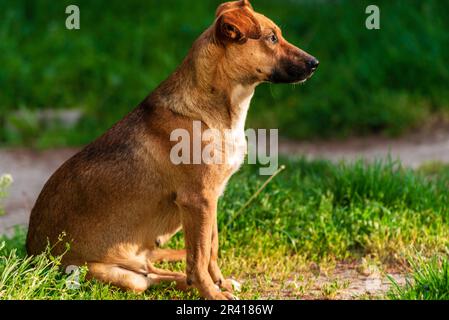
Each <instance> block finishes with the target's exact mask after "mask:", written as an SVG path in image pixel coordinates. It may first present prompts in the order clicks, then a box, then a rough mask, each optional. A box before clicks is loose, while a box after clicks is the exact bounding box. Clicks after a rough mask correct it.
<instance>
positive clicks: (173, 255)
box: [150, 249, 186, 262]
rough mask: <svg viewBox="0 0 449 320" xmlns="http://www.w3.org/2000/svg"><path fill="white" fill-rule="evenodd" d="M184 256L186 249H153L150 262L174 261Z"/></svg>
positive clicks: (182, 258)
mask: <svg viewBox="0 0 449 320" xmlns="http://www.w3.org/2000/svg"><path fill="white" fill-rule="evenodd" d="M185 258H186V251H185V250H184V249H182V250H174V249H155V250H153V251H152V252H151V257H150V260H151V261H152V262H159V261H166V262H175V261H181V260H184V259H185Z"/></svg>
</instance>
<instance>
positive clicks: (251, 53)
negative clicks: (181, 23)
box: [27, 1, 318, 299]
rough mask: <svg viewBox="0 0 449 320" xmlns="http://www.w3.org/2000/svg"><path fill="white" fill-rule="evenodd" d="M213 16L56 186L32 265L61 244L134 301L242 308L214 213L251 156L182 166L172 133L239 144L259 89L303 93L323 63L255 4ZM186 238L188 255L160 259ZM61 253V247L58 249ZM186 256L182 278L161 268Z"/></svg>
mask: <svg viewBox="0 0 449 320" xmlns="http://www.w3.org/2000/svg"><path fill="white" fill-rule="evenodd" d="M216 14H217V17H216V20H215V22H214V24H213V25H212V26H211V27H210V28H209V29H207V30H206V31H205V32H204V33H203V34H202V35H201V36H200V37H199V38H198V39H197V40H196V41H195V43H194V44H193V46H192V48H191V50H190V52H189V54H188V55H187V57H186V58H185V60H184V61H183V63H182V64H181V65H180V66H179V67H178V69H177V70H176V71H175V72H174V73H173V74H172V75H171V76H170V77H169V78H168V79H167V80H165V81H164V82H163V83H162V84H161V85H160V86H159V87H158V88H157V89H156V90H155V91H154V92H153V93H151V94H150V95H149V96H148V97H147V98H146V99H145V100H144V101H143V102H142V103H140V105H139V106H138V107H137V108H136V109H135V110H133V111H132V112H131V113H129V114H128V115H127V116H126V117H125V118H124V119H122V120H121V121H120V122H118V123H117V124H115V125H114V126H113V127H112V128H111V129H110V130H108V131H107V132H106V133H105V134H104V135H103V136H101V137H100V138H98V139H97V140H96V141H94V142H93V143H91V144H89V145H88V146H86V147H85V148H84V149H83V150H82V151H81V152H79V153H78V154H76V155H75V156H74V157H72V158H71V159H69V160H68V161H67V162H66V163H65V164H63V165H62V166H61V167H60V168H59V169H58V170H57V171H56V172H55V173H54V174H53V176H52V177H51V178H50V179H49V181H48V182H47V183H46V185H45V187H44V188H43V190H42V192H41V194H40V196H39V198H38V200H37V202H36V204H35V206H34V208H33V210H32V213H31V218H30V224H29V232H28V237H27V250H28V253H29V254H39V253H41V252H42V251H43V250H44V249H45V247H46V246H47V243H48V242H49V243H50V244H52V245H55V244H57V243H58V236H59V235H60V234H61V233H62V232H65V233H66V238H65V239H66V240H68V241H69V242H70V244H71V247H70V250H69V251H68V252H67V253H66V254H65V255H64V257H63V263H64V265H65V266H67V265H84V264H87V266H88V268H89V277H92V278H96V279H99V280H101V281H104V282H106V283H112V284H114V285H116V286H118V287H121V288H123V289H128V290H134V291H138V292H141V291H144V290H146V289H147V288H148V286H149V285H151V284H154V283H159V282H160V281H176V282H177V283H178V285H179V286H180V287H183V288H185V287H187V286H188V285H193V286H194V287H196V288H197V289H198V290H199V292H200V294H201V295H202V296H203V297H205V298H208V299H232V298H234V296H233V295H232V294H231V292H232V286H231V282H230V281H229V280H226V279H224V277H223V275H222V273H221V271H220V268H219V266H218V263H217V258H218V228H217V201H218V199H219V197H220V195H221V194H222V192H223V190H224V188H225V185H226V183H227V181H228V179H229V178H230V176H231V175H232V174H233V173H234V172H235V171H236V170H238V168H239V166H240V164H241V162H242V161H243V158H244V152H241V154H238V155H237V156H238V158H239V159H240V161H239V162H238V163H237V164H233V165H229V164H227V163H226V161H225V163H224V164H212V165H211V164H209V165H206V164H200V165H198V164H191V165H188V164H181V165H174V164H173V163H172V162H171V161H170V150H171V148H172V147H173V146H174V144H175V143H176V142H172V141H170V133H171V132H172V131H173V130H175V129H178V128H184V129H186V130H188V131H189V132H190V134H191V135H193V130H192V121H193V120H198V121H201V122H202V124H203V126H202V127H203V130H205V129H207V128H215V129H218V130H220V131H223V130H225V129H228V128H231V129H233V130H237V131H238V132H239V134H243V128H242V127H241V124H242V123H244V119H245V117H246V112H247V107H248V104H249V99H250V98H251V97H252V95H253V93H254V89H255V87H256V86H257V85H258V84H259V83H262V82H265V81H272V82H285V83H292V82H299V81H305V80H306V79H307V78H309V77H310V76H311V74H312V73H313V71H315V69H316V67H317V66H318V62H317V61H316V59H314V58H313V57H311V56H310V55H308V54H307V53H305V52H303V51H301V50H300V49H298V48H296V47H294V46H293V45H291V44H289V43H288V42H287V41H285V39H283V38H282V35H281V32H280V29H279V28H278V27H277V26H276V25H275V24H274V23H273V22H272V21H271V20H269V19H268V18H266V17H264V16H263V15H261V14H258V13H256V12H254V10H253V9H252V7H251V5H250V4H249V2H248V1H234V2H228V3H225V4H223V5H221V6H220V7H219V8H218V9H217V13H216ZM273 34H274V35H275V38H276V39H274V38H273ZM274 40H277V41H274ZM311 65H315V67H311ZM245 101H247V102H248V103H245ZM239 124H240V126H239ZM240 138H242V137H241V136H240ZM243 140H244V138H243ZM245 142H246V141H245ZM214 152H218V153H220V152H223V151H222V150H221V149H216V150H214ZM228 156H229V155H226V154H225V155H224V157H225V158H226V157H228ZM181 228H182V229H183V230H184V234H185V244H186V252H187V253H186V252H185V251H175V250H166V249H159V248H158V247H159V246H160V245H162V244H163V243H165V242H166V241H168V240H169V239H170V237H171V236H172V235H174V234H175V233H176V232H178V231H179V230H180V229H181ZM63 251H64V246H63V245H61V244H60V243H59V244H57V245H56V246H55V247H54V253H56V254H60V253H62V252H63ZM185 256H186V258H187V272H186V275H184V274H181V273H176V272H171V271H167V270H161V269H158V268H155V267H154V265H153V263H154V262H155V261H160V260H168V261H172V260H177V259H181V258H182V257H185ZM215 284H218V285H219V286H220V287H221V289H223V290H217V287H216V285H215Z"/></svg>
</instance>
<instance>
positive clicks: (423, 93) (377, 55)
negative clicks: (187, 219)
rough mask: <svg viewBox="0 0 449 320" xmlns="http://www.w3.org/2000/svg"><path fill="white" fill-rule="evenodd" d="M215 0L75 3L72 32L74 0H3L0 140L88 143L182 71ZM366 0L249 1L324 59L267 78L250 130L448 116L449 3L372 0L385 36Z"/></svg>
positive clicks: (362, 125) (413, 123)
mask: <svg viewBox="0 0 449 320" xmlns="http://www.w3.org/2000/svg"><path fill="white" fill-rule="evenodd" d="M219 2H220V1H207V2H204V1H187V0H176V1H175V0H168V1H156V0H148V1H140V0H131V1H127V2H126V5H125V4H124V3H123V2H122V1H119V0H113V1H111V0H107V1H106V0H98V1H88V0H78V1H76V3H77V4H78V5H79V7H80V10H81V30H79V31H68V30H66V29H65V18H66V15H65V7H66V6H67V5H69V4H73V1H69V0H63V1H57V2H56V3H55V1H51V0H40V1H30V0H17V1H2V2H1V3H0V51H1V52H2V54H1V55H0V65H1V66H2V67H1V68H0V88H1V90H0V143H1V144H8V145H23V144H27V145H34V146H37V147H49V146H65V145H83V144H86V143H87V142H90V141H91V140H92V139H93V138H94V137H96V136H98V135H99V134H101V133H102V132H104V130H105V129H106V128H108V127H110V126H111V125H112V124H113V123H114V122H115V121H117V120H118V119H120V118H121V117H122V116H123V115H124V114H126V113H127V112H128V111H129V110H131V109H132V108H133V107H134V106H136V105H137V104H138V103H139V102H140V101H141V100H142V99H143V98H144V97H145V96H146V95H147V94H148V93H149V92H150V91H151V90H152V89H154V88H155V87H156V86H157V85H158V84H159V83H160V82H161V81H162V80H163V79H164V78H166V77H167V76H168V75H169V74H170V73H171V72H172V71H173V70H174V69H175V67H176V66H177V65H178V64H179V63H180V61H181V60H182V59H183V57H184V56H185V55H186V53H187V51H188V49H189V47H190V45H191V43H192V42H193V41H194V39H196V37H197V36H198V35H199V34H200V33H201V32H202V31H203V30H204V29H205V28H206V27H208V26H209V25H210V24H211V23H212V21H213V19H214V16H213V14H214V11H215V8H216V6H217V5H218V3H219ZM369 4H372V2H370V1H367V0H366V1H351V0H342V1H311V0H306V1H287V0H285V1H280V2H279V1H270V0H254V6H255V8H256V9H257V10H258V11H260V12H262V13H265V14H266V15H267V16H269V17H271V18H273V19H274V20H275V21H276V22H277V23H278V24H279V25H280V26H281V27H282V29H283V30H284V34H285V36H286V38H287V39H289V40H291V42H293V43H295V44H298V45H299V46H300V47H302V48H303V49H305V50H306V51H309V52H310V53H312V54H313V55H315V56H317V57H318V58H319V60H320V61H321V65H320V68H319V70H318V72H317V73H316V75H315V76H314V77H313V79H311V81H309V82H308V83H307V84H306V85H305V86H302V87H297V88H294V87H291V86H288V85H262V86H261V88H260V89H259V90H258V92H257V94H256V95H255V98H254V100H253V106H252V110H251V111H250V115H249V126H251V127H265V128H270V127H275V128H279V129H280V132H281V134H282V135H286V136H289V137H293V138H311V137H345V136H348V135H354V134H356V135H359V134H372V133H383V134H390V135H396V134H400V133H402V132H404V131H406V130H408V129H410V128H414V127H418V126H420V125H421V124H422V123H423V122H425V121H426V119H427V116H428V115H431V114H434V113H435V112H437V113H443V114H444V113H447V110H448V108H449V94H448V91H447V87H446V84H447V83H448V82H449V71H448V68H447V67H446V62H447V61H448V60H449V51H448V50H446V48H447V47H449V35H448V33H447V32H446V30H448V29H449V3H448V2H447V1H440V0H428V1H420V0H396V1H388V0H379V1H376V4H377V5H379V7H380V8H381V30H379V31H369V30H367V29H366V28H365V19H366V17H367V15H366V14H365V8H366V6H367V5H369ZM174 8H176V10H174ZM49 107H50V108H80V109H82V110H83V111H84V113H85V116H84V119H83V120H82V121H81V122H80V123H79V125H78V126H77V127H76V128H75V129H65V128H63V127H62V126H61V125H60V124H58V123H49V124H42V123H40V122H39V121H38V119H37V116H36V114H35V111H36V110H41V109H44V108H49ZM17 110H22V112H24V114H25V116H23V115H21V116H17V115H15V114H14V111H17Z"/></svg>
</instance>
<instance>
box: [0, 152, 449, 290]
mask: <svg viewBox="0 0 449 320" xmlns="http://www.w3.org/2000/svg"><path fill="white" fill-rule="evenodd" d="M284 164H285V165H286V170H284V171H283V172H282V173H281V174H279V175H278V176H277V177H276V178H275V179H273V180H272V181H271V182H270V184H268V186H267V187H266V188H265V189H264V190H263V191H262V192H261V193H260V194H259V195H258V197H257V198H255V199H254V201H252V202H251V203H250V204H249V205H248V206H246V207H245V209H244V210H243V211H242V212H241V214H238V215H236V213H237V212H238V211H239V210H240V208H242V206H243V205H244V204H245V203H246V202H247V200H248V199H250V198H251V196H252V195H253V194H254V193H255V192H256V191H257V190H258V189H259V188H260V186H261V185H262V184H263V183H264V181H265V180H264V178H261V177H260V176H258V175H257V171H256V170H257V168H256V167H249V166H247V167H245V168H244V169H243V170H242V171H241V172H240V173H239V174H237V175H236V176H234V177H233V178H232V180H231V182H230V184H229V186H228V188H227V190H226V192H225V195H224V197H223V198H222V199H221V200H220V202H219V217H218V221H219V228H220V244H221V245H220V254H221V258H220V263H221V266H222V269H223V272H224V274H226V275H228V276H233V277H235V278H237V279H238V280H241V281H244V287H243V292H242V293H241V294H240V297H241V298H245V299H257V298H271V299H276V298H286V297H288V298H301V297H304V296H305V295H307V288H305V287H304V286H297V287H296V289H295V288H293V287H291V286H289V285H288V281H290V280H292V279H296V278H298V277H302V276H304V275H307V274H309V273H310V270H312V269H313V268H315V267H313V266H316V265H318V266H320V268H321V269H322V270H324V269H326V268H328V269H330V270H332V268H334V267H335V265H336V264H337V263H339V262H342V261H345V262H349V263H351V262H354V263H360V262H361V261H363V260H369V261H378V262H379V264H380V265H381V266H384V267H385V268H399V269H400V270H403V271H404V266H407V265H408V263H407V261H408V260H407V258H408V257H409V256H410V255H411V254H414V253H416V252H420V254H421V255H422V256H424V257H431V256H444V255H447V252H448V248H449V224H448V222H449V221H448V220H449V210H448V206H449V201H448V197H449V188H448V183H449V179H448V178H449V175H447V174H446V175H445V174H441V175H437V176H436V177H435V175H434V174H432V175H431V176H428V175H426V174H424V173H423V172H421V171H417V172H415V171H412V170H409V169H405V168H402V167H401V166H400V164H399V163H397V162H394V161H387V162H385V163H380V162H379V163H375V164H370V165H366V164H364V163H363V162H357V163H355V164H343V163H341V164H338V165H334V164H331V163H330V162H326V161H312V162H309V161H306V160H301V159H300V160H289V161H284ZM441 170H443V171H447V169H446V168H442V169H441ZM442 173H443V172H442ZM0 242H1V240H0ZM170 246H172V247H182V246H183V240H182V235H181V234H179V235H176V236H175V237H174V238H173V240H172V241H171V242H170ZM14 250H16V251H14ZM2 253H3V254H0V257H1V256H3V257H1V258H0V297H3V298H14V297H16V298H33V299H34V298H44V297H45V298H52V299H61V298H70V299H128V298H132V299H134V298H136V299H169V298H188V299H191V298H195V299H196V298H198V295H197V293H196V292H190V293H187V294H186V293H182V292H178V291H176V290H175V289H174V288H173V286H172V285H162V286H158V287H155V288H151V289H149V290H148V291H147V292H146V293H145V294H144V295H141V296H139V295H134V294H131V293H122V292H121V291H119V290H117V289H114V288H112V287H109V286H106V285H103V284H100V283H97V282H95V281H91V282H90V281H82V284H81V285H82V286H81V288H80V289H79V290H75V291H71V290H68V289H65V288H63V284H64V283H65V281H66V278H65V276H63V275H62V274H61V273H60V272H57V264H58V259H56V260H54V261H51V260H48V259H49V258H48V257H46V256H40V257H37V258H35V259H37V262H36V261H35V262H34V265H36V266H35V267H33V263H31V261H30V260H29V259H30V258H27V257H26V256H25V252H24V232H23V231H19V232H18V233H16V235H15V236H14V238H13V239H12V240H8V239H6V247H5V248H3V249H2ZM162 266H163V267H167V268H171V269H175V270H184V268H185V264H184V263H183V262H182V263H176V264H174V265H168V264H164V265H162ZM315 269H316V268H315ZM8 270H9V271H8ZM39 279H41V280H39ZM33 281H35V285H32V283H34V282H33ZM340 287H341V286H338V288H337V287H335V288H334V287H333V286H329V287H328V288H327V287H326V288H325V289H326V290H322V291H323V295H325V297H326V295H327V297H334V295H335V292H336V290H337V289H340ZM337 291H338V290H337Z"/></svg>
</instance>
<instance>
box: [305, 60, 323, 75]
mask: <svg viewBox="0 0 449 320" xmlns="http://www.w3.org/2000/svg"><path fill="white" fill-rule="evenodd" d="M307 65H308V66H309V69H310V71H311V72H314V71H315V70H316V69H317V68H318V66H319V65H320V62H319V61H318V60H317V59H316V58H312V59H310V60H309V61H307Z"/></svg>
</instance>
